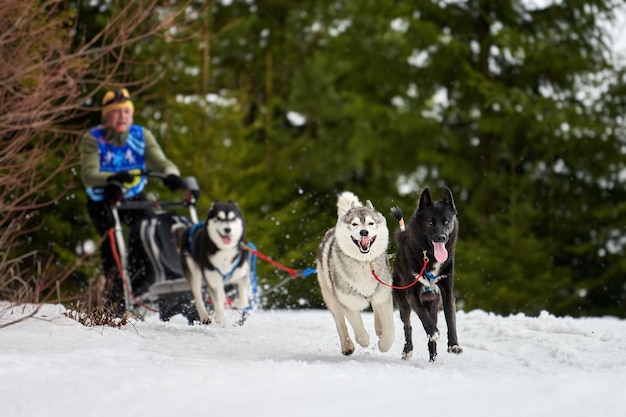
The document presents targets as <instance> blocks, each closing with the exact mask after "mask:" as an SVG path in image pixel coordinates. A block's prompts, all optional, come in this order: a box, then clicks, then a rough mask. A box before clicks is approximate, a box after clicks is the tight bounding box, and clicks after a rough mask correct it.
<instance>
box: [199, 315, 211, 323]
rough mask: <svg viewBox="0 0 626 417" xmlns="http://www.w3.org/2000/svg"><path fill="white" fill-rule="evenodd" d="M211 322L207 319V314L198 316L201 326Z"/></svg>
mask: <svg viewBox="0 0 626 417" xmlns="http://www.w3.org/2000/svg"><path fill="white" fill-rule="evenodd" d="M212 322H213V320H211V317H209V315H208V314H200V323H202V324H211V323H212Z"/></svg>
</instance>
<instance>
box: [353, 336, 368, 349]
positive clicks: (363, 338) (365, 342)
mask: <svg viewBox="0 0 626 417" xmlns="http://www.w3.org/2000/svg"><path fill="white" fill-rule="evenodd" d="M356 341H357V343H358V344H359V345H361V346H363V347H368V346H369V345H370V335H369V334H367V333H365V334H362V335H360V336H359V337H357V338H356Z"/></svg>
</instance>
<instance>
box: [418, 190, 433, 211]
mask: <svg viewBox="0 0 626 417" xmlns="http://www.w3.org/2000/svg"><path fill="white" fill-rule="evenodd" d="M432 205H433V199H432V198H431V196H430V188H428V187H426V188H424V191H422V195H421V196H420V203H419V208H424V207H429V206H432Z"/></svg>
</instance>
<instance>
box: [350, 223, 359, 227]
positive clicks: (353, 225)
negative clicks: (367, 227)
mask: <svg viewBox="0 0 626 417" xmlns="http://www.w3.org/2000/svg"><path fill="white" fill-rule="evenodd" d="M358 225H359V224H358V223H357V222H352V224H351V225H350V226H352V227H357V226H358Z"/></svg>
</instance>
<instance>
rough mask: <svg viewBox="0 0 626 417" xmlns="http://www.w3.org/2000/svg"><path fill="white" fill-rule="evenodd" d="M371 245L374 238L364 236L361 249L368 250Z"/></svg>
mask: <svg viewBox="0 0 626 417" xmlns="http://www.w3.org/2000/svg"><path fill="white" fill-rule="evenodd" d="M370 243H372V238H371V237H369V236H363V237H361V247H362V248H363V249H367V248H368V247H369V245H370Z"/></svg>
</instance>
